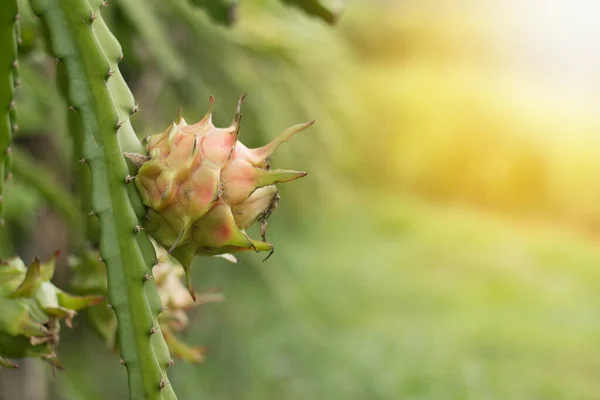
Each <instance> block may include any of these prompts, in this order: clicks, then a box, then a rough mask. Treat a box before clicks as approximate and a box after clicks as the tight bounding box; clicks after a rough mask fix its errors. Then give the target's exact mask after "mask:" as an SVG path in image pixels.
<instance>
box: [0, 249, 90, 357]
mask: <svg viewBox="0 0 600 400" xmlns="http://www.w3.org/2000/svg"><path fill="white" fill-rule="evenodd" d="M57 257H58V253H57V254H56V255H55V257H54V258H52V259H50V260H49V261H47V262H45V263H40V262H39V260H37V259H36V260H34V261H33V263H32V264H31V265H30V266H29V268H26V267H25V265H24V264H23V261H21V259H19V258H13V259H10V260H8V261H6V262H3V263H1V264H0V310H2V312H0V366H5V367H13V368H16V367H17V365H16V364H14V363H13V362H11V361H9V360H7V359H4V358H3V357H10V358H22V357H40V358H42V359H44V360H46V361H49V362H51V363H52V364H53V365H58V361H57V356H56V352H55V348H56V346H57V345H58V341H59V331H60V323H59V321H60V320H61V319H63V320H65V322H66V324H67V326H69V327H72V319H73V317H74V316H75V315H76V311H78V310H80V309H82V308H84V307H88V306H91V305H93V304H97V303H99V302H100V301H102V297H101V296H83V297H80V296H72V295H70V294H68V293H66V292H64V291H62V290H60V289H59V288H57V287H56V286H54V285H53V284H52V283H51V282H50V280H51V279H52V276H53V275H54V266H55V262H56V258H57Z"/></svg>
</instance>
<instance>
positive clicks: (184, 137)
mask: <svg viewBox="0 0 600 400" xmlns="http://www.w3.org/2000/svg"><path fill="white" fill-rule="evenodd" d="M243 99H244V97H242V98H241V99H240V101H239V103H238V107H237V112H236V114H235V117H234V119H233V122H232V123H231V125H230V126H229V127H227V128H217V127H215V126H214V125H213V124H212V107H213V103H214V99H213V97H212V96H211V97H210V102H209V110H208V112H207V113H206V115H205V116H204V117H203V118H202V119H201V120H200V121H199V122H198V123H195V124H193V125H188V124H187V123H186V121H185V120H184V119H183V117H180V118H179V121H178V122H177V123H175V122H174V123H173V124H172V125H171V126H170V127H169V128H168V129H167V130H166V131H164V132H163V133H161V134H157V135H153V136H149V137H148V138H147V139H146V149H147V151H148V155H149V156H142V155H139V154H131V153H125V155H126V156H127V157H128V158H129V159H130V160H131V161H132V162H133V163H134V164H136V165H137V166H138V167H139V171H138V173H137V175H136V177H135V184H136V186H137V189H138V191H139V193H140V195H141V197H142V200H143V202H144V204H145V205H146V206H147V207H148V214H147V218H146V222H145V229H146V230H147V231H148V233H150V234H151V235H152V236H153V237H154V239H155V240H156V241H157V242H158V243H160V244H161V245H162V246H164V247H165V248H167V249H169V253H170V254H172V255H173V256H174V257H175V258H176V259H177V260H178V261H179V262H180V263H181V264H182V265H183V266H184V268H185V271H186V280H187V284H188V288H189V290H190V293H191V294H192V297H194V294H193V288H192V286H191V281H190V273H189V268H190V265H191V263H192V260H193V258H194V256H195V255H218V254H225V253H232V252H239V251H247V250H254V251H257V252H258V251H270V252H272V250H273V246H272V245H271V244H269V243H267V242H266V238H265V228H266V220H267V218H268V217H269V216H270V215H271V213H272V212H273V210H274V209H275V208H276V207H277V204H278V201H279V195H278V192H277V188H276V187H275V186H274V184H275V183H280V182H288V181H292V180H295V179H298V178H302V177H304V176H306V172H300V171H293V170H282V169H271V165H270V158H271V155H272V154H273V152H274V151H275V150H276V149H277V148H278V147H279V146H280V145H281V144H282V143H283V142H285V141H287V140H289V139H290V138H291V137H292V136H293V135H294V134H295V133H297V132H300V131H302V130H304V129H306V128H308V127H309V126H311V125H312V124H313V123H314V121H311V122H307V123H303V124H299V125H295V126H292V127H290V128H288V129H286V130H285V131H283V132H282V133H281V134H280V135H279V136H278V137H276V138H275V139H274V140H273V141H272V142H271V143H269V144H267V145H266V146H264V147H260V148H257V149H250V148H248V147H246V146H245V145H244V144H242V143H241V142H239V141H238V133H239V130H240V120H241V113H240V108H241V104H242V101H243ZM257 220H259V221H261V222H262V224H261V225H262V226H261V228H262V229H261V233H262V240H260V241H259V240H253V239H251V238H250V237H249V236H248V234H247V233H246V229H247V228H248V227H249V226H250V225H252V224H253V223H254V222H255V221H257Z"/></svg>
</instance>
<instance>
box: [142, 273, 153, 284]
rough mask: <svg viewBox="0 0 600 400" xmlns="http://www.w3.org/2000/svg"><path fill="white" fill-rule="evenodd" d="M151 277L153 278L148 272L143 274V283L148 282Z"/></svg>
mask: <svg viewBox="0 0 600 400" xmlns="http://www.w3.org/2000/svg"><path fill="white" fill-rule="evenodd" d="M152 278H154V277H153V276H152V275H150V274H149V273H146V274H145V275H144V283H146V282H148V281H149V280H150V279H152Z"/></svg>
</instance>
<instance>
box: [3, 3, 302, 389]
mask: <svg viewBox="0 0 600 400" xmlns="http://www.w3.org/2000/svg"><path fill="white" fill-rule="evenodd" d="M27 3H29V4H30V5H31V10H32V11H33V14H32V13H31V11H28V10H29V8H28V7H23V6H24V5H25V4H27ZM176 3H177V4H176ZM184 3H186V2H184V1H177V2H174V1H173V2H165V3H164V4H161V5H158V4H157V5H156V9H161V10H162V11H157V10H156V9H154V8H153V7H146V6H145V5H144V4H143V2H141V1H139V0H123V1H122V2H117V3H115V4H114V9H115V10H116V12H115V13H106V14H108V15H107V17H108V18H110V15H111V14H112V15H118V16H125V18H126V19H127V20H128V21H129V23H130V25H131V26H133V27H134V28H135V29H128V30H127V33H128V34H129V33H133V32H134V31H135V33H136V34H137V35H139V39H141V41H142V42H144V43H145V44H146V46H150V48H149V54H150V55H151V56H152V57H150V58H151V59H153V60H154V62H156V64H157V65H158V69H157V70H158V71H160V74H162V75H165V76H166V81H168V82H170V83H171V84H175V90H174V92H175V93H176V94H178V95H182V96H186V95H189V93H190V91H197V90H198V88H199V87H200V86H201V87H202V90H204V89H206V88H208V87H212V86H211V84H208V79H209V78H211V77H210V76H207V77H202V78H200V80H198V78H196V79H194V81H193V84H191V85H189V87H186V86H187V81H186V80H187V75H188V73H189V72H190V71H191V70H192V69H191V68H189V67H188V65H187V63H188V58H186V57H185V56H186V54H185V52H184V51H182V49H181V48H180V49H178V48H177V46H171V45H172V43H171V42H170V37H169V34H170V33H171V32H167V31H166V29H164V26H167V21H165V20H164V19H163V17H164V15H161V14H160V12H164V10H165V8H169V7H170V8H171V9H173V10H169V11H168V12H166V14H167V15H168V16H169V17H170V18H172V17H173V16H174V15H176V17H175V18H178V19H180V20H183V21H185V23H184V24H182V25H186V24H187V25H188V26H189V25H194V24H195V23H196V22H197V19H196V18H197V17H198V15H194V16H193V18H192V17H191V16H190V17H189V18H188V17H184V14H186V13H188V11H189V10H193V7H192V6H191V4H184ZM192 3H193V4H195V5H196V6H198V7H199V8H201V9H202V10H203V11H204V12H206V13H208V14H209V15H210V16H211V17H213V19H216V20H217V21H218V22H221V23H225V24H227V25H230V24H232V23H233V22H234V19H235V18H234V17H235V12H234V10H235V8H236V6H237V3H238V1H237V0H221V1H219V2H215V3H214V4H212V3H211V2H206V1H193V2H192ZM209 3H210V4H209ZM106 6H107V2H106V1H102V0H6V1H4V2H2V5H1V6H0V219H1V218H2V217H3V215H2V213H3V209H4V198H3V194H4V189H5V181H6V179H7V178H8V177H9V175H10V173H9V171H10V170H11V163H12V161H11V159H12V158H14V160H13V161H14V165H13V166H12V168H13V169H14V173H15V181H16V182H15V185H14V189H15V190H14V192H15V194H16V196H17V197H18V192H19V190H17V189H18V188H21V187H26V188H27V190H28V191H24V192H23V193H33V192H31V189H34V190H35V191H36V192H37V195H38V197H39V198H40V199H43V200H44V201H45V202H46V203H47V204H48V205H51V206H52V207H53V209H54V210H55V211H56V212H57V213H58V214H59V215H60V216H62V217H63V219H64V220H65V222H67V225H68V230H69V233H70V235H69V247H70V250H71V251H72V252H73V253H74V254H75V256H76V257H72V258H71V259H72V260H77V261H76V266H75V267H74V268H73V269H72V272H73V273H74V280H73V288H75V289H77V291H78V294H79V295H81V296H80V297H77V296H71V295H68V294H66V293H65V292H64V291H62V290H60V289H58V288H57V287H56V286H54V285H53V284H52V283H51V282H50V279H51V277H52V275H53V272H54V261H55V260H54V259H53V260H51V261H49V262H47V263H40V262H38V261H37V260H36V261H34V262H33V263H32V265H31V266H30V267H29V268H25V266H24V264H23V262H22V261H21V260H20V259H19V258H17V257H13V258H10V259H9V261H7V262H3V263H0V366H5V367H6V366H9V367H14V366H15V364H14V363H13V362H12V361H10V360H9V358H20V357H24V356H38V357H41V358H43V359H45V360H47V361H51V362H52V363H53V364H54V365H56V366H58V365H59V362H58V358H57V356H56V346H57V343H58V332H59V328H60V324H59V321H63V320H64V321H65V322H66V324H67V325H70V321H71V319H72V318H73V316H74V315H75V312H76V311H77V310H78V309H80V308H81V307H84V306H88V305H92V304H93V303H97V302H99V301H100V300H101V299H100V297H98V295H102V296H104V297H105V299H104V300H103V305H104V306H96V307H93V308H91V309H90V310H89V315H90V317H91V321H92V322H94V323H95V326H96V327H97V328H98V329H99V330H100V331H101V332H102V334H103V335H104V336H105V337H106V338H107V339H108V340H109V344H111V346H112V345H114V346H112V347H114V348H115V349H117V350H118V351H119V352H120V355H121V358H122V360H121V362H122V364H124V365H125V367H126V370H127V375H128V385H129V397H130V398H131V399H176V398H177V397H176V395H175V392H174V390H173V388H172V387H171V385H170V382H169V379H168V377H167V368H168V367H169V366H170V365H171V364H172V362H173V361H172V359H171V354H173V356H175V357H180V358H183V359H184V360H187V361H191V362H198V361H200V360H201V359H202V358H203V354H202V351H201V350H200V349H198V348H194V347H191V346H188V345H187V344H185V343H183V342H182V341H180V340H179V339H178V338H177V333H178V332H180V331H181V330H182V329H184V328H185V327H186V326H187V323H188V317H187V314H186V310H187V309H189V308H191V307H193V306H197V305H199V304H201V303H204V302H209V301H219V300H221V295H219V294H214V293H209V294H204V295H201V296H199V297H198V298H197V299H196V297H195V295H194V294H193V291H192V290H191V288H192V285H191V275H190V271H189V269H190V266H191V261H192V259H193V257H195V255H198V254H201V255H211V256H219V257H223V258H226V259H229V260H235V258H233V256H231V255H230V254H228V252H235V251H243V250H255V251H259V250H262V251H270V252H272V249H273V246H272V245H271V244H269V243H267V242H266V238H265V228H266V220H267V218H268V217H269V215H270V214H271V212H272V211H273V210H274V209H275V207H276V206H277V204H278V201H279V194H278V191H277V189H276V187H275V186H274V184H275V183H276V182H285V181H289V180H293V179H297V178H300V177H302V176H304V175H305V174H306V173H304V172H297V171H286V170H271V167H270V155H271V154H272V152H273V151H274V150H275V149H276V148H277V147H278V146H279V145H280V144H281V143H282V142H284V141H286V140H288V139H289V138H290V137H291V136H292V135H293V134H295V133H296V132H298V131H300V130H302V129H305V128H307V127H308V126H310V125H311V124H312V122H311V123H306V124H301V125H297V126H294V127H292V128H289V129H288V130H286V131H284V132H283V133H282V134H281V135H280V136H279V137H278V138H276V139H275V140H274V141H273V142H272V143H270V144H269V145H267V146H264V147H261V148H258V149H250V148H248V147H246V146H245V145H243V144H242V143H241V142H238V140H237V138H238V133H239V129H240V118H241V113H240V105H241V101H240V105H238V110H237V113H236V116H235V118H234V121H233V123H232V125H231V126H230V127H228V128H225V129H219V128H216V127H215V126H214V125H212V121H211V115H212V114H211V112H210V111H209V113H208V114H207V115H206V116H205V118H204V119H202V121H200V122H199V123H197V124H194V125H187V123H186V122H185V120H184V119H183V118H180V120H179V122H178V123H177V124H174V125H173V126H171V127H170V128H169V129H167V131H166V132H164V133H162V134H160V135H155V136H152V137H150V138H149V140H148V142H147V143H146V146H144V145H143V144H142V143H141V142H140V140H138V135H137V134H136V133H135V132H134V130H133V126H132V123H131V121H130V117H131V116H132V115H133V114H134V113H136V112H137V111H138V106H137V104H136V103H135V101H134V98H133V95H132V92H131V90H130V89H129V87H128V85H127V84H126V82H125V79H124V78H123V76H122V74H121V71H120V69H119V62H120V61H121V60H122V59H123V54H122V49H121V46H120V44H119V42H118V41H117V40H116V38H115V36H114V35H113V34H112V33H111V31H110V30H109V29H108V26H107V23H106V22H105V20H104V16H103V11H105V7H106ZM111 8H112V7H111ZM18 10H19V11H20V12H22V13H23V14H22V15H23V18H21V22H22V23H23V24H22V25H23V29H24V33H23V34H24V37H25V38H26V40H25V43H24V45H23V46H22V47H23V48H21V49H20V51H21V54H20V55H21V58H22V61H24V64H28V63H29V64H28V65H25V67H24V68H23V70H22V73H23V76H24V77H26V76H29V77H30V78H33V79H32V80H31V81H28V82H27V85H24V87H23V91H25V89H31V92H32V93H33V95H31V94H32V93H30V95H29V96H24V98H25V99H26V100H27V101H24V102H23V105H21V102H20V101H19V104H20V105H21V106H22V107H24V108H23V110H20V111H19V115H22V114H21V113H22V112H23V114H26V115H27V114H28V116H31V115H32V114H36V113H35V112H34V113H32V112H31V110H32V109H34V110H35V107H33V108H32V107H31V105H32V103H36V102H39V103H44V102H45V107H47V110H45V111H49V112H48V113H49V114H51V113H52V112H53V111H56V109H57V108H58V107H59V106H60V101H59V100H58V99H59V95H58V94H53V95H47V92H48V91H52V90H55V89H54V88H53V87H52V85H51V84H49V79H48V78H49V77H50V76H51V75H52V74H53V73H55V74H56V81H57V83H58V85H57V87H58V89H59V90H58V91H59V92H60V94H61V95H62V97H63V98H64V100H65V102H66V104H65V105H64V108H63V109H62V111H63V113H62V114H66V116H67V118H66V121H67V123H66V126H64V125H65V124H64V122H62V123H61V122H60V120H61V119H60V118H58V117H56V118H55V119H53V120H52V123H47V121H46V120H45V118H43V117H40V118H38V119H37V120H36V123H35V124H30V126H31V127H33V126H35V129H36V130H48V131H53V130H54V131H60V132H62V131H66V130H67V129H66V128H68V131H69V133H70V143H68V142H66V140H68V139H69V138H66V136H64V135H55V136H53V139H54V140H56V141H58V142H59V146H62V147H60V148H61V149H70V151H68V150H65V151H64V152H62V151H61V152H60V153H61V158H60V160H61V161H63V160H70V164H69V165H68V166H66V168H65V169H66V170H68V171H67V172H69V173H70V174H73V176H74V178H75V182H74V185H73V186H74V187H75V192H76V196H73V193H71V192H70V186H71V182H69V181H68V179H64V178H65V175H68V174H63V175H60V174H57V175H56V176H55V175H54V174H51V173H49V172H48V171H46V170H45V169H44V167H42V166H41V165H40V164H38V160H36V157H32V156H30V155H28V154H27V152H26V151H24V150H23V149H21V148H17V149H16V150H14V152H12V151H11V150H10V146H11V141H12V139H13V136H14V133H15V132H16V130H17V123H16V107H15V106H16V101H15V87H17V86H18V82H19V80H18V79H19V78H18V77H17V74H18V68H19V62H18V61H17V49H18V43H19V42H20V40H21V39H20V35H21V34H20V32H19V14H18V13H17V11H18ZM198 13H199V14H202V11H200V12H198ZM34 14H35V18H34ZM199 17H200V18H201V17H202V15H200V16H199ZM37 24H40V25H41V26H42V28H43V29H42V30H41V33H42V37H43V40H44V41H45V45H46V46H45V47H43V48H42V46H41V43H40V42H39V37H38V36H37V35H38V30H37ZM202 29H203V28H201V27H196V28H195V29H194V34H195V35H198V34H199V32H201V31H202ZM175 33H176V32H175ZM137 39H138V38H136V37H129V38H126V40H127V43H128V44H129V45H131V44H132V43H136V40H137ZM219 40H221V36H218V37H215V38H214V39H213V41H212V42H217V41H219ZM182 47H183V46H182ZM44 51H45V52H48V53H49V55H50V57H51V58H52V61H53V62H52V63H46V60H45V59H43V56H41V53H42V52H44ZM136 56H139V55H136ZM142 59H143V56H140V58H139V59H138V62H137V64H136V65H143V60H142ZM140 60H142V62H140ZM184 60H185V64H184ZM211 62H212V63H214V61H211ZM227 74H228V72H226V71H225V72H224V71H219V75H218V76H226V75H227ZM209 75H210V74H209ZM213 78H214V77H213ZM133 79H135V77H133ZM204 79H206V80H205V81H204V83H202V84H201V85H200V86H199V83H198V82H200V81H202V80H204ZM36 80H37V81H36ZM36 82H37V83H36ZM40 83H43V85H40ZM233 87H235V86H232V88H233ZM184 93H186V95H184ZM171 94H172V93H171ZM210 107H211V110H212V97H211V105H210ZM54 114H55V115H56V114H61V113H54ZM52 117H54V115H53V116H52ZM31 127H30V128H29V129H30V130H31V129H32V128H31ZM63 127H65V129H62V128H63ZM46 133H50V132H43V133H42V134H44V135H45V134H46ZM52 133H58V132H52ZM26 134H27V135H34V136H35V135H37V134H40V132H34V133H32V132H26ZM140 136H141V135H140ZM19 139H20V140H18V141H17V144H16V145H15V146H19V145H23V143H27V141H28V140H31V137H27V138H19ZM188 153H189V154H188ZM186 154H187V156H186ZM69 156H70V158H69ZM186 163H187V165H186ZM138 169H139V171H138ZM136 173H137V176H136ZM158 175H160V176H158ZM170 177H175V178H176V179H175V182H173V183H172V184H171V183H168V184H167V185H166V186H167V187H164V185H163V184H164V183H165V182H164V181H165V180H168V179H169V178H170ZM159 181H160V183H161V185H163V186H161V187H153V185H155V183H156V182H159ZM10 192H13V191H10ZM192 195H193V196H192ZM186 196H187V197H186ZM190 196H191V197H190ZM167 197H168V198H167ZM10 204H19V199H12V198H11V202H10ZM180 206H181V207H180ZM11 210H12V207H11ZM7 215H11V213H8V214H7ZM257 220H258V221H260V222H261V230H262V232H261V233H262V235H261V236H262V240H252V239H250V238H249V236H248V234H247V233H246V229H247V228H248V227H249V226H250V225H251V224H252V223H254V222H255V221H257ZM9 229H12V227H11V226H10V224H9ZM1 232H2V233H1V234H0V251H3V252H5V250H6V249H5V248H4V247H3V244H4V241H7V242H10V241H11V239H14V238H10V239H7V237H10V234H11V233H12V232H10V233H7V232H8V230H6V229H5V230H3V231H1ZM150 236H153V237H154V238H155V239H156V241H158V242H159V243H160V244H156V243H155V244H153V243H152V242H151V239H150ZM12 244H13V243H11V245H12ZM163 246H164V247H163ZM155 247H156V248H155ZM7 248H9V249H10V250H9V251H10V253H11V254H14V253H15V252H16V251H15V250H14V249H18V247H17V246H8V247H7ZM157 253H158V255H157ZM171 253H172V254H171ZM3 254H4V253H3ZM179 262H181V265H180V263H179ZM182 266H183V267H182ZM184 274H185V276H186V280H187V286H188V288H187V289H186V287H185V286H184V285H183V284H182V282H181V278H182V277H183V275H184ZM188 290H189V291H191V293H192V296H190V295H189V293H188Z"/></svg>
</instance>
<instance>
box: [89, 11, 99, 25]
mask: <svg viewBox="0 0 600 400" xmlns="http://www.w3.org/2000/svg"><path fill="white" fill-rule="evenodd" d="M96 18H98V16H97V15H96V13H95V12H92V15H91V16H90V23H93V22H94V21H95V20H96Z"/></svg>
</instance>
